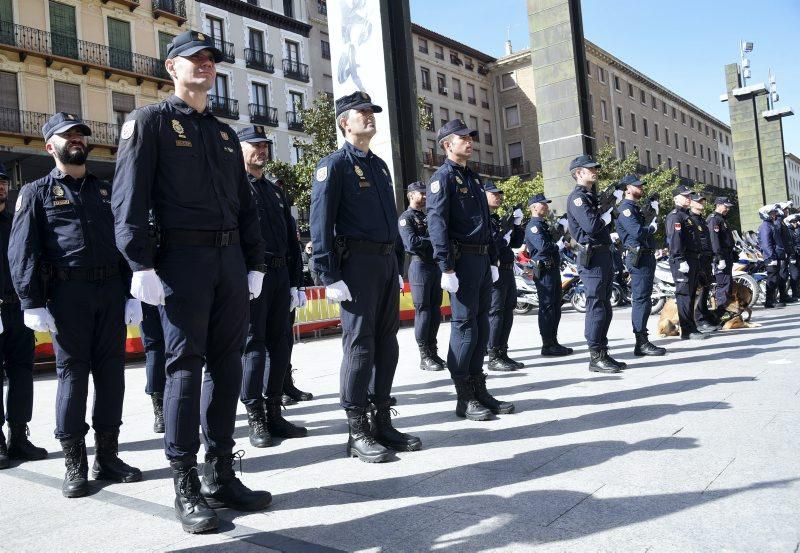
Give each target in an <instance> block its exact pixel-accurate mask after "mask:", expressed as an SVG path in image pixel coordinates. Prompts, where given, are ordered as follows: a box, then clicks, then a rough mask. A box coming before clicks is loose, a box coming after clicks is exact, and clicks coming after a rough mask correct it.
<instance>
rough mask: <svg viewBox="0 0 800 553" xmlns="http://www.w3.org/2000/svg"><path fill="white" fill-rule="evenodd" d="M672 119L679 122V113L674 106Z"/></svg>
mask: <svg viewBox="0 0 800 553" xmlns="http://www.w3.org/2000/svg"><path fill="white" fill-rule="evenodd" d="M672 118H673V119H674V120H675V121H677V120H678V112H677V110H676V109H675V106H672Z"/></svg>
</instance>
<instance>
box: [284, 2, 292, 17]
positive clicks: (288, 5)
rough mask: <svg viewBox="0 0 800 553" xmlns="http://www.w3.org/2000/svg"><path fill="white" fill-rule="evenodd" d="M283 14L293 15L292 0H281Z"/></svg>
mask: <svg viewBox="0 0 800 553" xmlns="http://www.w3.org/2000/svg"><path fill="white" fill-rule="evenodd" d="M283 15H285V16H286V17H294V0H283Z"/></svg>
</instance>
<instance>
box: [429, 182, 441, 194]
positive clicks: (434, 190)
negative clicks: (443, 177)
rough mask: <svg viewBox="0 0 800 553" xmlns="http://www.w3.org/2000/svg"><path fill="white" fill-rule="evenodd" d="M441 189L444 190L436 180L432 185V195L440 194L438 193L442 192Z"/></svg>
mask: <svg viewBox="0 0 800 553" xmlns="http://www.w3.org/2000/svg"><path fill="white" fill-rule="evenodd" d="M441 189H442V187H441V185H440V184H439V181H438V180H435V181H433V182H432V183H431V194H438V193H439V190H441Z"/></svg>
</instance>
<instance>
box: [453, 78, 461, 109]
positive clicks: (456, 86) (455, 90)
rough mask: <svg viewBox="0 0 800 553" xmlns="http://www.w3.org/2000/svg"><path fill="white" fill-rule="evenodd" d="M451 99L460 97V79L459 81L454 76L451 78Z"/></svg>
mask: <svg viewBox="0 0 800 553" xmlns="http://www.w3.org/2000/svg"><path fill="white" fill-rule="evenodd" d="M453 99H454V100H460V99H461V81H459V80H458V79H456V78H453ZM462 119H463V117H462Z"/></svg>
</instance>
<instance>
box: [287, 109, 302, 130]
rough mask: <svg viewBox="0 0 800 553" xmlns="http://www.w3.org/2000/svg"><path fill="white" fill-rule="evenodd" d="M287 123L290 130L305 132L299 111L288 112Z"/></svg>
mask: <svg viewBox="0 0 800 553" xmlns="http://www.w3.org/2000/svg"><path fill="white" fill-rule="evenodd" d="M286 123H287V124H288V126H289V129H290V130H293V131H302V130H303V116H302V114H301V113H300V112H297V111H287V112H286Z"/></svg>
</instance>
